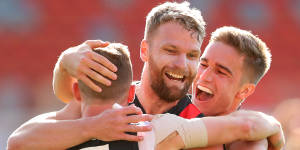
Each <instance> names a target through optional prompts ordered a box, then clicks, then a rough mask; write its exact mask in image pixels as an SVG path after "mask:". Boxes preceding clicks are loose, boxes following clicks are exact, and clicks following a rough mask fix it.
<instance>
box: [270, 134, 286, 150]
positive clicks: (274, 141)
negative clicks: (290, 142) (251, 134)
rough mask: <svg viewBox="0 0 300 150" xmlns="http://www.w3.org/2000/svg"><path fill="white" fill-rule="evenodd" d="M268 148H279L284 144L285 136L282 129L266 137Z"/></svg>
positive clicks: (277, 149) (276, 149) (274, 149)
mask: <svg viewBox="0 0 300 150" xmlns="http://www.w3.org/2000/svg"><path fill="white" fill-rule="evenodd" d="M268 142H269V150H281V149H282V148H283V147H284V145H285V138H284V134H283V131H282V129H281V131H280V132H278V133H276V134H274V135H272V136H270V137H268Z"/></svg>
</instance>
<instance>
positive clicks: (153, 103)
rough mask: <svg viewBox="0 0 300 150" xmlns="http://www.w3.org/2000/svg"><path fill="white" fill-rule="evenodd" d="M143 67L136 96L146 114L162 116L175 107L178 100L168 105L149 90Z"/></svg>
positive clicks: (147, 78) (148, 82)
mask: <svg viewBox="0 0 300 150" xmlns="http://www.w3.org/2000/svg"><path fill="white" fill-rule="evenodd" d="M145 67H146V65H144V69H143V72H142V76H141V83H140V84H138V85H137V86H136V95H137V97H138V98H139V100H140V103H141V104H142V106H143V108H144V109H145V111H146V113H147V114H162V113H164V112H166V111H168V110H169V109H171V108H172V107H174V106H176V104H177V103H178V102H179V100H176V101H174V102H171V103H170V102H166V101H165V100H163V99H161V98H160V97H159V96H158V95H157V94H156V93H155V92H154V91H153V89H152V88H151V83H150V80H149V77H148V75H147V74H149V73H148V72H147V71H146V70H148V69H145Z"/></svg>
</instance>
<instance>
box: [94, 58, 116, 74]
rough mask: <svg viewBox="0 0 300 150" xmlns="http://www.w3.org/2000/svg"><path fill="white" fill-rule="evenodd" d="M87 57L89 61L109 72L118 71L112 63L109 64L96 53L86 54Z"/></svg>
mask: <svg viewBox="0 0 300 150" xmlns="http://www.w3.org/2000/svg"><path fill="white" fill-rule="evenodd" d="M88 55H89V57H90V58H91V59H93V60H95V61H96V62H98V63H100V64H102V65H103V66H105V67H106V68H108V69H109V70H111V71H113V72H116V71H117V70H118V68H117V67H116V66H115V65H114V64H113V63H111V62H110V61H109V60H108V59H107V58H105V57H103V56H102V55H99V54H97V53H88Z"/></svg>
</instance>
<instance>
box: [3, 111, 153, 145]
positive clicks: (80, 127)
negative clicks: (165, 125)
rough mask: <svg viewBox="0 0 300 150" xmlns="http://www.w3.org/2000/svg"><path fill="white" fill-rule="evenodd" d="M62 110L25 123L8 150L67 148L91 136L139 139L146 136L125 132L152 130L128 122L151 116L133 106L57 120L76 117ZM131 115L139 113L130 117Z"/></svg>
mask: <svg viewBox="0 0 300 150" xmlns="http://www.w3.org/2000/svg"><path fill="white" fill-rule="evenodd" d="M61 111H62V110H61ZM61 111H58V112H53V113H47V114H43V115H40V116H37V117H35V118H33V119H31V120H29V121H28V122H26V123H24V124H23V125H22V126H20V127H19V128H18V129H17V130H16V131H14V132H13V133H12V135H11V136H10V137H9V139H8V150H26V149H27V150H35V149H37V150H40V149H43V150H51V149H55V150H57V149H66V148H69V147H71V146H74V145H77V144H80V143H82V142H85V141H87V140H89V139H92V138H96V139H100V140H104V141H112V140H130V141H139V140H142V139H143V138H142V137H138V136H134V135H129V134H125V132H141V131H149V130H151V127H150V126H143V127H139V126H133V125H129V123H130V122H133V123H134V122H139V121H144V120H146V121H150V120H151V119H152V118H151V116H149V115H141V113H142V112H141V110H140V109H139V108H136V107H133V106H128V107H124V108H122V109H118V110H112V109H111V110H107V111H105V112H103V113H101V114H100V115H98V116H95V117H89V118H84V119H75V120H57V118H59V119H68V117H74V116H72V115H71V114H68V113H67V112H68V111H65V112H64V111H62V112H61ZM128 114H139V115H132V116H127V115H128ZM72 119H74V118H72ZM32 141H34V142H32Z"/></svg>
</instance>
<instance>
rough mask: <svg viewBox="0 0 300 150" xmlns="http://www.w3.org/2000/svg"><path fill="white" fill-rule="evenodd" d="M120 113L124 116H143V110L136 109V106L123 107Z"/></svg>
mask: <svg viewBox="0 0 300 150" xmlns="http://www.w3.org/2000/svg"><path fill="white" fill-rule="evenodd" d="M119 111H121V113H122V115H123V116H127V115H132V114H135V115H141V114H143V112H142V110H141V108H139V107H136V106H134V105H130V106H126V107H123V108H121V109H119Z"/></svg>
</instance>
